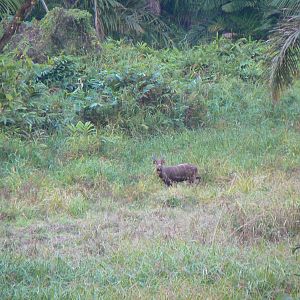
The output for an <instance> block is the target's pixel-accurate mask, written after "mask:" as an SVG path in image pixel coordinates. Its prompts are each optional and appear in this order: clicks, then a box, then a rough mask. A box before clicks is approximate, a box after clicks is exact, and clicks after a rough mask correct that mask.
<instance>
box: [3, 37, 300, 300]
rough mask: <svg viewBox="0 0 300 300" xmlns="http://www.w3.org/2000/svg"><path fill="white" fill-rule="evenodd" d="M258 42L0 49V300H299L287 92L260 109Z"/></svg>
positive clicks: (297, 218) (264, 92) (298, 103)
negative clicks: (192, 174)
mask: <svg viewBox="0 0 300 300" xmlns="http://www.w3.org/2000/svg"><path fill="white" fill-rule="evenodd" d="M267 50H268V46H267V45H265V44H264V43H261V42H253V41H251V40H249V41H247V40H245V39H242V40H240V41H237V42H236V43H231V42H230V41H222V40H216V41H214V42H213V43H211V44H208V45H202V46H199V47H195V48H193V49H186V50H178V49H166V50H160V51H158V50H154V49H151V48H150V47H148V46H147V45H145V44H139V45H137V46H132V45H128V44H126V43H124V42H113V41H108V42H106V43H104V44H103V48H102V51H101V54H99V56H97V57H94V58H93V57H89V58H86V57H81V58H78V57H65V56H61V57H58V58H53V59H50V60H49V61H48V62H47V63H45V64H40V65H39V64H33V63H32V61H30V60H29V59H24V60H18V61H16V60H15V57H11V56H9V55H2V56H1V57H0V61H1V64H0V76H2V77H1V78H2V80H4V81H3V83H2V85H1V86H0V92H1V93H2V94H1V93H0V94H1V95H0V96H1V97H4V98H3V99H4V100H3V99H2V98H1V99H0V100H1V101H2V102H1V103H2V104H1V105H2V106H1V107H0V108H1V109H2V111H1V115H0V126H1V127H0V178H1V180H0V299H1V300H2V299H98V298H103V299H120V298H122V299H123V298H127V299H299V298H300V280H299V279H300V277H299V275H300V268H299V253H300V252H299V251H298V252H297V251H296V252H295V253H293V251H292V250H293V249H294V248H295V247H296V246H297V245H300V119H299V118H300V98H299V95H300V92H299V91H300V87H299V84H298V85H295V86H294V88H293V89H292V90H290V91H289V92H288V93H286V94H285V95H284V97H283V99H282V100H281V101H280V102H279V103H277V104H276V105H273V104H272V102H271V101H270V92H269V90H268V87H267V86H266V84H265V74H264V73H265V72H266V68H265V65H266V63H267V62H266V57H267V53H268V52H267ZM79 79H80V81H81V82H82V85H79V84H78V82H79ZM16 80H18V82H17V83H16ZM79 121H80V122H82V123H80V122H79ZM87 121H91V122H92V123H93V124H92V123H88V122H87ZM153 155H157V156H164V158H165V159H166V161H167V164H170V165H172V164H177V163H182V162H190V163H194V164H196V165H197V166H198V168H199V173H200V175H201V178H202V180H201V182H200V184H199V185H194V186H189V185H187V184H185V183H180V184H178V185H177V186H174V187H171V188H167V187H165V186H164V185H163V183H162V182H161V181H160V180H159V178H158V177H157V175H156V173H155V169H154V165H153V163H152V156H153Z"/></svg>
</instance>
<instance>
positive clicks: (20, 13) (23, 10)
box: [0, 0, 37, 53]
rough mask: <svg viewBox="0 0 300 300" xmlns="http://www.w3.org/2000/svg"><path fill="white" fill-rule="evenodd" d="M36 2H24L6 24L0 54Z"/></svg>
mask: <svg viewBox="0 0 300 300" xmlns="http://www.w3.org/2000/svg"><path fill="white" fill-rule="evenodd" d="M36 2H37V0H26V1H25V2H24V4H23V5H22V6H21V7H20V8H19V9H18V10H17V12H16V15H15V16H14V18H13V20H12V21H11V22H10V23H9V24H8V26H7V28H6V30H5V32H4V34H3V36H2V38H1V39H0V53H1V52H2V51H3V48H4V47H5V46H6V45H7V43H8V42H9V41H10V39H11V38H12V36H13V35H14V34H15V32H16V31H17V30H18V28H19V27H20V25H21V23H22V22H23V20H24V19H25V18H26V16H27V14H28V13H29V12H30V11H31V9H32V8H33V6H34V5H35V4H36Z"/></svg>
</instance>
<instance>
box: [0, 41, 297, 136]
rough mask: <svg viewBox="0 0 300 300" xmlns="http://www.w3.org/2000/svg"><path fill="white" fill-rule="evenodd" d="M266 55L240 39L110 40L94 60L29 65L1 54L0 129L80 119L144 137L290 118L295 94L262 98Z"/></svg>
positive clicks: (49, 126) (51, 128) (30, 129)
mask: <svg viewBox="0 0 300 300" xmlns="http://www.w3.org/2000/svg"><path fill="white" fill-rule="evenodd" d="M266 50H267V46H266V45H265V44H264V43H260V42H253V41H248V40H245V39H241V40H238V41H236V42H234V43H233V42H230V41H226V40H222V39H217V40H216V41H214V42H212V43H210V44H204V45H201V46H197V47H195V48H193V49H186V50H185V51H180V50H178V49H172V50H171V49H166V50H160V51H157V50H154V49H153V48H150V47H148V46H147V45H146V44H138V45H137V46H130V45H128V44H126V43H124V42H122V41H118V42H114V41H110V40H109V41H107V42H106V43H105V44H103V48H102V53H101V55H97V56H95V57H94V58H93V57H92V58H91V57H79V58H77V57H73V56H63V55H62V56H59V57H56V58H53V59H49V60H48V62H47V63H46V64H34V63H32V61H31V60H30V59H28V58H26V57H24V59H23V60H19V61H15V59H14V58H12V57H10V56H8V55H5V56H1V66H0V76H1V80H2V84H1V87H0V101H1V102H0V105H1V106H0V109H1V111H2V114H1V119H0V124H1V125H0V126H2V127H4V128H8V127H13V128H14V130H15V129H18V130H21V131H24V130H25V131H26V134H25V135H26V136H28V137H31V136H34V135H35V133H34V132H36V131H39V132H41V130H42V131H45V132H47V133H48V134H49V133H52V132H57V131H61V130H68V128H67V126H66V125H68V124H77V122H78V121H82V122H84V123H85V122H91V123H92V124H93V125H94V126H96V127H97V128H100V127H102V128H109V129H119V130H122V131H125V132H127V133H130V134H141V133H142V134H144V133H154V132H162V131H165V130H170V129H176V128H177V129H178V128H199V127H211V126H216V127H224V126H227V125H229V124H249V123H252V124H257V123H259V122H262V121H263V122H271V123H280V122H286V120H287V119H289V118H288V117H287V116H290V115H293V120H296V119H297V117H298V116H299V109H297V107H299V105H297V103H298V101H299V99H298V97H297V95H296V93H295V95H290V96H288V97H287V98H286V99H285V100H284V101H282V102H281V103H280V104H279V105H278V106H277V107H276V108H274V107H272V105H271V104H270V102H269V101H268V97H269V96H268V90H267V86H266V85H265V83H264V71H265V67H264V62H265V53H266ZM129 66H130V67H129ZM15 79H17V82H16V84H15ZM294 124H295V122H294ZM74 126H75V125H74Z"/></svg>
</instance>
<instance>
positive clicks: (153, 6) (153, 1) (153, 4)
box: [147, 0, 161, 16]
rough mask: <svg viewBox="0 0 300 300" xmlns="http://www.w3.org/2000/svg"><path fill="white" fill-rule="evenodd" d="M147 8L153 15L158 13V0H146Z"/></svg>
mask: <svg viewBox="0 0 300 300" xmlns="http://www.w3.org/2000/svg"><path fill="white" fill-rule="evenodd" d="M147 9H148V10H149V11H150V12H151V13H152V14H154V15H156V16H159V15H160V11H161V9H160V0H147Z"/></svg>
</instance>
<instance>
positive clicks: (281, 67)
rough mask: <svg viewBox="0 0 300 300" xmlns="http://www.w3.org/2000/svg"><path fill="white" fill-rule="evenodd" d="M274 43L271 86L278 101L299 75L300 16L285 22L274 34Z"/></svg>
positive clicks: (274, 98)
mask: <svg viewBox="0 0 300 300" xmlns="http://www.w3.org/2000/svg"><path fill="white" fill-rule="evenodd" d="M272 43H273V45H274V46H273V52H272V54H273V60H272V70H271V77H270V84H271V90H272V97H273V100H274V101H278V99H279V96H280V94H281V92H282V91H283V90H284V89H285V87H287V86H289V85H290V84H291V83H292V81H293V78H295V77H296V76H298V74H299V63H300V15H298V16H294V17H290V18H288V19H287V20H286V21H284V23H282V25H281V26H280V27H279V28H278V29H277V30H276V32H275V33H274V35H273V39H272Z"/></svg>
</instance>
